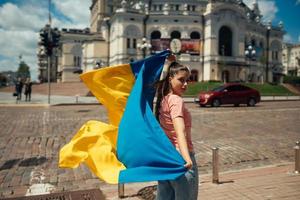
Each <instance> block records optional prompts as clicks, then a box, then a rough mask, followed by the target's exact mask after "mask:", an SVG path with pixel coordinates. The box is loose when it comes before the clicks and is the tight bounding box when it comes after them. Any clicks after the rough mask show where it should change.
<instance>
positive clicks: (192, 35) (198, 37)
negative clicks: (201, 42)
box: [190, 31, 200, 39]
mask: <svg viewBox="0 0 300 200" xmlns="http://www.w3.org/2000/svg"><path fill="white" fill-rule="evenodd" d="M190 37H191V39H200V33H198V32H197V31H193V32H192V33H191V35H190Z"/></svg>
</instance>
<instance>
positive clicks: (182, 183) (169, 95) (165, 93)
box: [155, 62, 198, 200]
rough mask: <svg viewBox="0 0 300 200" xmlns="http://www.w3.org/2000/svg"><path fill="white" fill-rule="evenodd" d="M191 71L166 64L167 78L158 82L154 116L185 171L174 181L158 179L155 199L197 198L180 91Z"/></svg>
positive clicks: (195, 173) (188, 123) (186, 116)
mask: <svg viewBox="0 0 300 200" xmlns="http://www.w3.org/2000/svg"><path fill="white" fill-rule="evenodd" d="M189 77H190V70H189V68H188V67H186V66H183V65H181V64H179V63H177V62H172V63H171V64H170V65H169V68H168V71H167V74H166V77H165V78H164V79H163V80H161V81H160V82H159V83H158V85H157V102H156V106H155V115H156V118H157V119H158V121H159V123H160V124H161V127H162V128H163V130H164V132H165V133H166V135H167V137H168V138H169V140H170V141H171V142H172V144H173V145H174V147H175V148H176V150H177V151H178V152H179V153H180V154H181V155H182V157H183V159H184V160H185V162H186V164H185V165H184V166H185V167H186V168H187V169H188V170H187V172H186V173H185V174H183V175H182V176H180V177H178V178H177V179H175V180H167V181H158V187H157V196H156V199H157V200H196V199H197V196H198V169H197V163H196V160H195V156H194V148H193V144H192V138H191V121H192V120H191V115H190V113H189V111H188V110H187V108H186V107H185V105H184V102H183V98H182V94H183V93H184V91H185V90H186V88H187V81H188V80H189Z"/></svg>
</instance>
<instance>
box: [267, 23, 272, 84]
mask: <svg viewBox="0 0 300 200" xmlns="http://www.w3.org/2000/svg"><path fill="white" fill-rule="evenodd" d="M270 31H271V22H268V25H267V57H266V82H268V81H269V51H270V44H269V43H270Z"/></svg>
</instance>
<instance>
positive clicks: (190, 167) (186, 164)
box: [184, 161, 193, 169]
mask: <svg viewBox="0 0 300 200" xmlns="http://www.w3.org/2000/svg"><path fill="white" fill-rule="evenodd" d="M184 167H185V168H187V169H192V167H193V162H192V161H188V162H186V163H185V165H184Z"/></svg>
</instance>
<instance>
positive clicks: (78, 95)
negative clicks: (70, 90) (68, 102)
mask: <svg viewBox="0 0 300 200" xmlns="http://www.w3.org/2000/svg"><path fill="white" fill-rule="evenodd" d="M75 97H76V103H78V97H79V95H78V94H76V96H75Z"/></svg>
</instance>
